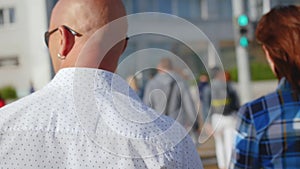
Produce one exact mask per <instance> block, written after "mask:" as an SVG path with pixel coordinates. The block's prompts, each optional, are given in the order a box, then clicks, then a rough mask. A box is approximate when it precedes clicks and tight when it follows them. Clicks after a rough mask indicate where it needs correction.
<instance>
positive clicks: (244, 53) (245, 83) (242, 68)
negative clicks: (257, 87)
mask: <svg viewBox="0 0 300 169" xmlns="http://www.w3.org/2000/svg"><path fill="white" fill-rule="evenodd" d="M244 1H245V0H232V5H233V8H232V9H233V24H234V32H235V44H236V55H237V56H236V57H237V66H238V79H239V80H238V82H239V89H240V90H239V91H240V97H241V103H242V104H244V103H246V102H248V101H249V100H251V93H252V88H251V84H250V83H251V80H250V67H249V54H248V50H247V45H248V44H247V43H243V42H244V40H243V41H241V39H240V34H241V32H240V31H241V30H240V28H239V26H238V24H237V22H238V21H237V20H238V19H239V17H240V16H241V15H244V14H245V13H244V12H245V10H244ZM247 22H248V21H247ZM241 43H242V44H244V45H243V46H242V45H241Z"/></svg>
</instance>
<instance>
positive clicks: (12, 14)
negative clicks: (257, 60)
mask: <svg viewBox="0 0 300 169" xmlns="http://www.w3.org/2000/svg"><path fill="white" fill-rule="evenodd" d="M8 15H9V23H15V22H16V14H15V8H8Z"/></svg>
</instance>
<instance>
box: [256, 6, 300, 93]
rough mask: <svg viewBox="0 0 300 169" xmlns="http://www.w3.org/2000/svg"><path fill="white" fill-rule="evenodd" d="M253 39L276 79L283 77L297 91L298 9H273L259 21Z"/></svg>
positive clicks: (299, 85) (299, 54)
mask: <svg viewBox="0 0 300 169" xmlns="http://www.w3.org/2000/svg"><path fill="white" fill-rule="evenodd" d="M255 34H256V38H257V40H258V41H259V42H260V43H262V45H263V46H264V47H265V48H266V49H267V51H268V52H269V55H270V59H271V60H272V61H273V62H274V66H275V72H276V76H277V78H278V79H281V78H283V77H285V78H286V79H287V81H288V82H289V83H291V85H292V87H293V89H294V90H296V91H297V92H298V93H299V92H300V7H297V6H293V5H291V6H285V7H276V8H273V9H272V10H271V11H270V12H269V13H267V14H266V15H264V16H263V17H262V18H261V20H260V21H259V23H258V25H257V29H256V33H255Z"/></svg>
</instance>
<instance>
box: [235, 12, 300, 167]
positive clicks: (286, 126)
mask: <svg viewBox="0 0 300 169" xmlns="http://www.w3.org/2000/svg"><path fill="white" fill-rule="evenodd" d="M256 37H257V39H258V41H259V42H260V43H261V44H262V47H263V50H264V52H265V55H266V58H267V60H268V62H269V64H270V67H271V68H272V70H273V72H274V73H275V75H276V76H277V78H278V80H279V86H278V88H277V90H276V91H274V92H273V93H270V94H268V95H266V96H264V97H261V98H259V99H257V100H255V101H252V102H250V103H248V104H246V105H244V106H243V107H242V108H241V109H240V111H239V116H240V122H239V126H238V129H237V132H238V134H237V137H236V144H235V149H234V153H233V159H232V166H231V167H232V168H247V169H250V168H299V166H300V160H299V159H300V102H299V98H300V8H299V7H297V6H286V7H276V8H274V9H272V10H271V11H270V12H269V13H268V14H266V15H264V16H263V17H262V18H261V20H260V21H259V23H258V26H257V30H256Z"/></svg>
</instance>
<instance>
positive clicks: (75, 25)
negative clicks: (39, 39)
mask: <svg viewBox="0 0 300 169" xmlns="http://www.w3.org/2000/svg"><path fill="white" fill-rule="evenodd" d="M124 16H126V11H125V8H124V5H123V3H122V1H121V0H88V1H84V0H59V1H58V2H57V4H56V6H55V7H54V9H53V11H52V15H51V21H50V27H49V31H52V30H55V29H56V28H58V30H57V31H56V32H54V33H53V34H51V36H50V38H49V51H50V55H51V59H52V62H53V66H54V70H55V71H56V72H57V71H58V70H60V69H62V68H67V67H77V66H78V65H77V62H78V60H79V55H80V54H82V50H83V48H84V47H86V46H87V42H89V44H91V42H90V39H91V38H92V37H93V36H95V33H96V32H99V29H103V31H102V32H101V33H99V34H101V37H99V38H98V40H97V43H98V44H97V45H98V46H100V47H99V48H101V46H107V47H109V45H107V44H106V43H109V40H110V39H109V38H108V37H109V36H108V35H105V34H114V33H111V30H109V29H114V31H115V32H117V33H118V34H119V36H122V38H121V39H120V40H119V41H118V43H115V44H113V46H111V47H109V50H108V51H106V50H103V51H101V52H104V53H105V54H103V55H104V56H103V57H102V58H101V62H99V63H98V66H97V67H95V65H89V64H91V63H95V62H98V61H97V60H95V59H96V57H95V56H89V55H91V52H86V53H85V54H82V55H85V56H84V58H80V59H81V61H82V62H84V63H83V64H81V65H80V67H91V68H100V69H104V70H108V71H112V72H113V71H115V69H116V67H117V63H118V60H119V57H120V55H121V54H122V53H123V51H124V49H125V47H126V44H127V42H126V33H127V21H124V20H125V19H123V22H119V24H118V28H117V29H116V28H112V26H107V25H109V24H110V23H111V22H113V21H115V20H117V19H119V18H122V17H124ZM65 26H67V27H65ZM115 27H116V26H115ZM68 28H70V29H71V30H73V31H75V32H77V33H78V34H77V35H74V32H73V33H72V31H70V30H69V29H68ZM109 31H110V32H109ZM93 38H94V39H95V37H93ZM94 41H96V40H94ZM105 41H106V42H105ZM95 46H96V45H95ZM91 50H92V48H91V49H90V51H91ZM95 50H97V49H95ZM94 55H95V53H94Z"/></svg>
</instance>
